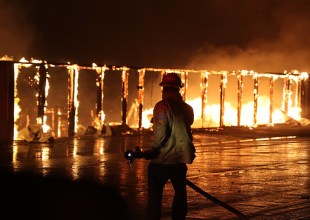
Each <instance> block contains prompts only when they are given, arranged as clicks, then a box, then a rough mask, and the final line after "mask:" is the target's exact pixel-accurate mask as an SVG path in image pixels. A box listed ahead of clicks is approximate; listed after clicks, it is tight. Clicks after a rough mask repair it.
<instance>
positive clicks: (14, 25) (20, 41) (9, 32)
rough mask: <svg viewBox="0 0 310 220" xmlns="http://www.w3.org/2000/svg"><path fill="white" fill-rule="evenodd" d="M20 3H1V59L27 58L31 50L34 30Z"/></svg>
mask: <svg viewBox="0 0 310 220" xmlns="http://www.w3.org/2000/svg"><path fill="white" fill-rule="evenodd" d="M23 7H24V6H23V5H22V4H20V3H19V1H3V0H1V1H0V33H1V34H0V58H1V57H4V56H9V57H13V58H14V59H15V60H16V59H18V60H19V59H20V58H22V57H24V56H25V54H26V52H27V51H28V50H29V48H30V46H31V44H32V40H33V33H34V29H33V26H32V25H31V22H29V19H27V16H26V14H25V13H24V9H23Z"/></svg>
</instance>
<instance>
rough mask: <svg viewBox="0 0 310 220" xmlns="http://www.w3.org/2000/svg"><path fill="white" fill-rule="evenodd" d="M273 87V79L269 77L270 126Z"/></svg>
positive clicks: (270, 121)
mask: <svg viewBox="0 0 310 220" xmlns="http://www.w3.org/2000/svg"><path fill="white" fill-rule="evenodd" d="M273 87H274V77H270V81H269V100H270V103H269V123H270V124H272V113H273Z"/></svg>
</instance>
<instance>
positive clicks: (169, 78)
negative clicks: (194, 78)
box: [159, 73, 183, 88]
mask: <svg viewBox="0 0 310 220" xmlns="http://www.w3.org/2000/svg"><path fill="white" fill-rule="evenodd" d="M159 85H160V86H174V87H179V88H182V87H183V84H182V81H181V78H180V77H179V75H178V74H176V73H168V74H165V75H164V76H163V78H162V81H161V83H159Z"/></svg>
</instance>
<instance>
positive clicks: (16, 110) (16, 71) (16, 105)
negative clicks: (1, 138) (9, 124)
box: [14, 64, 21, 139]
mask: <svg viewBox="0 0 310 220" xmlns="http://www.w3.org/2000/svg"><path fill="white" fill-rule="evenodd" d="M19 69H20V65H19V64H14V139H17V137H18V125H17V124H16V122H17V120H18V119H19V117H20V112H21V107H20V105H19V101H20V99H19V98H18V92H17V83H16V82H17V79H18V75H19Z"/></svg>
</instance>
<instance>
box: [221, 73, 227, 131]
mask: <svg viewBox="0 0 310 220" xmlns="http://www.w3.org/2000/svg"><path fill="white" fill-rule="evenodd" d="M226 84H227V73H226V72H222V74H221V85H220V127H223V126H224V114H225V90H226Z"/></svg>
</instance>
